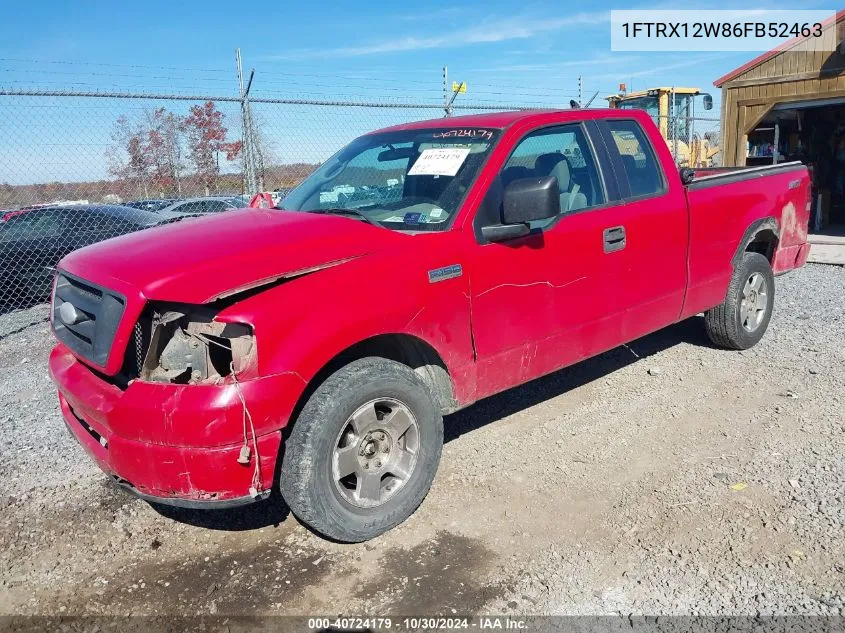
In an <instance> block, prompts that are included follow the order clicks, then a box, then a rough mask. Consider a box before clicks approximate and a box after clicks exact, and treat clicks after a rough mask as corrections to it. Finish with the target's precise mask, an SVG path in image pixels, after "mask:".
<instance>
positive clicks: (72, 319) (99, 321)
mask: <svg viewBox="0 0 845 633" xmlns="http://www.w3.org/2000/svg"><path fill="white" fill-rule="evenodd" d="M125 307H126V298H125V297H123V296H122V295H119V294H117V293H116V292H112V291H110V290H106V289H105V288H102V287H100V286H97V285H96V284H92V283H91V282H89V281H83V280H82V279H79V278H78V277H74V276H72V275H69V274H67V273H65V272H59V274H58V277H57V278H56V292H55V296H54V298H53V313H52V322H53V331H54V332H55V333H56V337H57V338H58V339H59V340H60V341H61V342H62V343H64V344H65V345H66V346H67V347H68V348H69V349H70V350H71V351H72V352H73V353H74V354H76V355H78V356H80V357H82V358H84V359H86V360H89V361H91V362H92V363H94V364H96V365H99V366H101V367H104V366H105V365H106V362H107V361H108V358H109V353H110V352H111V346H112V342H113V341H114V336H115V333H116V332H117V326H118V325H119V324H120V319H121V318H122V317H123V310H124V309H125Z"/></svg>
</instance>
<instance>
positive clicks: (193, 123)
mask: <svg viewBox="0 0 845 633" xmlns="http://www.w3.org/2000/svg"><path fill="white" fill-rule="evenodd" d="M223 118H224V116H223V113H222V112H220V111H219V110H218V109H217V108H216V107H215V106H214V103H213V102H212V101H206V102H205V103H204V104H202V105H194V106H191V110H190V112H189V114H188V116H187V117H186V118H185V121H184V126H185V130H186V132H187V135H188V149H189V152H188V157H189V159H190V161H191V163H193V165H194V167H195V168H196V172H197V176H199V178H200V181H201V182H202V184H203V186H204V187H205V195H209V192H210V190H211V188H212V187H215V189H216V184H217V177H218V176H219V174H220V163H219V156H220V154H221V153H222V154H225V156H226V160H227V161H231V160H235V159H236V158H237V157H238V155H239V154H240V153H241V149H242V143H241V141H234V142H227V141H226V133H227V131H228V130H227V129H226V128H225V127H224V125H223Z"/></svg>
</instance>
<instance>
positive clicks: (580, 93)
mask: <svg viewBox="0 0 845 633" xmlns="http://www.w3.org/2000/svg"><path fill="white" fill-rule="evenodd" d="M578 105H579V106H581V107H582V108H583V107H584V86H583V84H582V83H581V75H578Z"/></svg>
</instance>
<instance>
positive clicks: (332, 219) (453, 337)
mask: <svg viewBox="0 0 845 633" xmlns="http://www.w3.org/2000/svg"><path fill="white" fill-rule="evenodd" d="M609 117H619V118H635V119H637V120H638V121H639V122H640V123H641V124H642V126H643V127H644V128H645V129H646V131H647V132H648V134H649V135H650V138H651V140H652V143H653V145H654V148H655V151H656V153H657V155H658V158H659V160H660V161H661V163H662V164H663V166H664V171H665V176H666V180H667V183H668V187H667V189H666V192H665V193H664V194H662V195H660V196H657V197H652V198H649V199H645V200H639V201H625V202H618V201H617V202H615V203H613V204H610V205H608V206H607V207H605V208H602V209H594V210H591V211H587V212H583V213H577V214H574V215H571V216H567V217H565V218H563V219H562V220H560V221H559V222H557V223H555V224H554V225H553V226H552V227H551V228H549V229H548V230H546V231H544V232H543V233H541V234H539V235H531V236H527V237H524V238H520V239H519V240H513V241H510V242H507V243H498V244H484V245H481V244H479V243H478V242H477V240H476V238H475V235H474V232H473V227H472V220H473V217H474V215H475V211H476V209H477V207H478V205H479V204H480V202H481V200H482V199H483V197H484V194H485V192H486V190H487V188H488V186H489V185H490V183H491V182H492V181H493V179H494V178H495V177H496V175H497V174H498V172H499V170H500V168H501V166H502V165H503V164H504V162H505V160H506V159H507V157H508V155H509V153H510V151H511V150H512V149H513V147H514V146H515V144H516V143H517V142H518V141H519V139H520V138H521V137H522V136H524V135H525V134H527V133H528V132H530V131H532V130H535V129H537V128H538V127H542V126H545V125H550V124H559V123H564V122H572V121H582V120H586V119H603V118H609ZM453 121H454V122H455V125H456V128H460V127H482V128H484V127H487V128H498V129H503V130H504V131H503V133H502V136H501V139H500V141H499V142H498V145H497V146H496V147H495V148H494V150H493V152H492V153H491V155H490V157H489V159H488V162H487V164H486V165H485V166H484V168H483V169H482V171H481V173H480V174H479V176H478V178H477V180H476V182H475V184H474V186H473V187H472V189H471V190H470V192H469V194H468V196H467V198H466V199H465V201H464V204H463V206H462V207H461V209H460V211H459V212H458V214H457V216H456V218H455V221H454V223H453V225H452V227H451V229H450V230H446V231H443V232H432V233H421V234H417V235H413V234H409V233H400V232H395V231H390V230H386V229H382V228H379V227H375V226H371V225H369V224H365V223H363V222H359V221H356V220H353V219H349V218H344V217H337V216H326V215H310V214H307V213H296V212H282V211H277V210H263V209H252V210H243V211H234V212H230V213H225V214H220V215H213V216H208V217H204V218H200V219H197V220H192V221H190V222H184V223H180V224H176V225H169V226H166V227H161V228H155V229H151V230H148V231H144V232H141V233H135V234H130V235H127V236H124V237H121V238H118V239H115V240H109V241H106V242H102V243H100V244H97V245H94V246H91V247H88V248H85V249H83V250H81V251H77V252H75V253H73V254H71V255H69V256H68V257H66V258H65V259H64V260H63V261H62V262H61V263H60V268H61V269H63V270H65V271H67V272H69V273H72V274H75V275H77V276H79V277H81V278H83V279H86V280H89V281H91V282H94V283H97V284H99V285H101V286H105V287H107V288H109V289H111V290H114V291H117V292H120V293H122V294H123V295H124V296H125V297H126V310H125V314H124V317H123V320H122V322H121V324H120V326H119V328H118V332H117V335H116V337H115V340H114V343H113V347H112V351H111V354H110V356H109V359H108V362H107V363H106V365H105V366H103V367H99V368H97V372H100V375H98V373H95V372H93V371H91V369H89V368H88V367H87V366H86V364H84V363H83V362H81V361H80V360H79V359H77V358H76V357H74V356H73V355H72V354H71V352H70V351H68V350H67V349H66V348H65V347H64V346H62V345H59V346H57V347H56V349H55V350H54V352H53V354H52V356H51V359H50V368H51V374H52V376H53V379H54V380H55V382H56V383H57V385H58V387H59V391H60V398H61V403H62V410H63V413H64V415H65V419H66V421H67V423H68V426H69V428H70V429H71V430H72V431H73V432H74V434H75V435H76V436H77V437H78V438H79V439H80V441H81V442H82V443H83V445H84V446H86V448H87V450H88V451H89V452H90V453H91V454H92V455H93V456H94V458H95V459H96V460H97V461H98V463H99V464H100V466H101V467H102V468H103V469H104V470H106V471H107V472H110V473H113V474H116V475H117V476H119V477H121V478H123V479H125V480H128V481H130V482H131V483H132V484H133V485H135V486H136V487H137V488H138V489H140V490H142V491H145V492H147V493H148V494H153V495H156V496H165V497H168V496H169V497H174V496H175V497H180V498H190V499H196V498H208V495H210V494H215V493H216V498H218V499H227V498H238V497H243V496H245V495H247V494H248V489H249V486H250V481H251V477H252V470H251V468H245V467H243V466H241V465H240V464H238V463H237V461H236V458H237V453H238V450H239V448H240V443H241V442H242V434H243V429H242V418H241V415H242V409H241V407H240V404H239V400H238V399H237V394H236V392H235V391H234V386H233V385H232V384H231V382H230V381H229V380H227V381H224V382H223V383H222V384H219V385H169V384H150V383H145V382H143V381H138V380H136V381H133V382H132V383H130V385H129V386H128V387H127V388H126V389H124V390H121V389H119V388H118V387H115V386H113V385H111V384H110V383H109V382H107V381H106V380H103V378H102V377H101V374H102V373H104V374H107V375H113V374H116V373H117V372H118V371H119V369H120V367H121V364H122V362H123V356H124V352H125V349H126V345H127V342H128V340H129V338H130V335H131V332H132V328H133V326H134V323H135V321H136V319H137V317H138V315H139V314H140V313H141V310H142V308H143V306H144V304H145V302H146V301H147V300H156V301H174V302H182V303H194V304H199V303H206V302H210V301H213V300H214V299H215V298H217V297H220V296H221V295H224V296H225V295H230V294H231V293H232V292H233V291H235V290H238V289H244V288H249V287H252V286H255V285H259V284H260V283H266V282H269V281H272V280H276V279H280V278H283V277H288V279H286V280H285V281H283V282H282V283H278V284H273V285H270V286H268V287H267V288H266V289H264V290H262V291H260V292H255V293H252V294H251V296H248V297H247V298H242V299H240V300H237V301H233V302H232V304H231V305H229V307H227V308H225V309H223V310H222V311H221V312H220V313H219V314H218V317H217V319H218V320H221V321H225V322H241V323H248V324H250V325H251V326H252V327H253V330H254V333H255V340H256V345H257V364H256V366H255V367H254V369H253V371H252V374H251V375H249V376H242V377H241V380H240V383H241V386H242V389H243V393H244V396H245V398H246V401H247V402H248V403H249V407H250V411H251V413H252V417H253V419H254V421H255V426H256V434H257V435H258V436H259V438H260V450H259V452H260V455H261V458H262V462H261V464H262V486H264V487H265V488H266V487H269V486H270V485H271V483H272V473H273V470H274V467H275V461H276V457H277V455H278V448H279V443H280V439H281V435H280V430H281V429H283V428H284V427H285V426H286V425H287V424H288V422H289V421H290V416H291V413H292V411H293V410H294V408H295V406H296V405H297V403H298V402H299V400H300V397H301V396H302V395H303V393H304V392H305V390H306V387H307V385H308V384H309V383H310V381H312V380H313V379H314V378H315V376H317V374H318V373H319V372H320V370H321V369H323V368H324V367H325V366H326V365H327V364H328V363H329V362H330V361H331V360H332V359H333V358H335V357H336V356H337V355H338V354H339V353H341V352H343V351H344V350H346V349H348V348H349V347H351V346H353V345H355V344H356V343H359V342H361V341H363V340H366V339H368V338H371V337H374V336H378V335H391V334H403V335H408V336H413V337H416V338H418V339H420V340H421V341H424V342H425V343H427V344H428V345H429V346H431V347H432V348H433V349H434V350H435V351H436V352H437V353H438V354H439V356H440V357H441V359H442V360H443V363H444V365H445V366H446V368H447V370H448V372H449V375H450V377H451V380H452V389H453V395H454V398H455V400H456V401H457V403H458V404H459V405H460V406H465V405H469V404H471V403H472V402H474V401H476V400H478V399H479V398H482V397H485V396H488V395H491V394H493V393H496V392H499V391H502V390H504V389H507V388H509V387H513V386H516V385H519V384H521V383H523V382H526V381H528V380H531V379H533V378H536V377H538V376H541V375H543V374H546V373H549V372H551V371H554V370H556V369H559V368H561V367H564V366H567V365H570V364H572V363H574V362H577V361H578V360H581V359H583V358H587V357H590V356H593V355H595V354H598V353H600V352H603V351H605V350H608V349H611V348H613V347H615V346H617V345H620V344H622V343H625V342H628V341H630V340H632V339H634V338H637V337H639V336H642V335H644V334H646V333H648V332H651V331H654V330H657V329H659V328H661V327H665V326H667V325H669V324H671V323H674V322H676V321H678V320H679V319H681V318H685V317H686V316H689V315H691V314H695V313H697V312H700V311H701V310H704V309H707V308H710V307H713V306H714V305H717V304H718V303H721V301H722V300H723V299H724V296H725V292H726V290H727V285H728V281H729V279H730V274H731V271H732V263H731V260H732V258H733V257H734V255H735V253H736V252H737V249H738V248H740V246H741V242H742V240H743V237H744V235H745V233H746V229H747V228H748V227H749V226H750V225H751V224H752V223H754V222H755V221H757V220H761V219H765V218H772V219H774V220H775V221H776V222H777V225H778V227H779V233H780V243H779V247H778V249H777V250H776V252H775V257H774V268H775V270H776V272H784V271H786V270H789V269H791V268H795V267H798V266H800V265H802V264H803V263H804V261H805V260H806V254H807V245H806V230H807V221H808V212H807V210H806V198H807V195H808V191H809V189H808V187H809V180H808V177H807V172H806V170H793V171H789V172H783V173H776V174H772V175H766V176H763V177H759V178H751V179H748V180H743V181H740V182H736V183H734V184H727V185H714V186H711V187H706V188H694V189H692V190H687V189H686V188H685V187H684V186H683V185H682V184H681V181H680V179H679V177H678V173H677V170H676V168H675V166H674V163H673V161H672V157H671V155H670V153H669V150H668V148H667V146H666V144H665V143H664V142H663V141H662V139H661V137H660V136H659V133H658V131H657V130H656V128H655V127H654V125H653V124H652V123H651V120H650V119H649V118H648V116H647V115H646V114H645V113H642V112H636V111H616V110H613V111H611V110H573V111H564V112H518V113H494V114H483V115H478V116H471V117H462V118H460V119H454V120H453ZM443 124H444V121H443V120H442V119H438V120H436V121H426V122H420V123H416V124H407V125H403V126H399V127H401V128H425V127H442V126H443ZM796 179H798V181H799V186H797V187H796V186H794V184H795V180H796ZM790 205H791V207H790ZM788 208H791V209H793V210H794V213H793V214H792V215H791V216H789V217H786V216H784V209H788ZM786 220H788V221H786ZM620 225H621V226H625V227H626V232H627V246H626V248H625V249H624V250H622V251H619V252H615V253H610V254H606V253H604V250H603V243H602V231H603V229H604V228H607V227H611V226H620ZM128 254H131V256H128ZM455 264H460V265H461V266H462V270H463V274H462V275H461V276H459V277H456V278H453V279H448V280H444V281H440V282H437V283H430V282H429V280H428V271H430V270H432V269H436V268H441V267H446V266H451V265H455ZM70 407H72V408H73V412H71V409H70ZM76 416H79V417H80V418H82V419H83V420H85V422H86V424H88V425H90V427H91V428H92V429H94V431H96V433H98V434H99V435H101V436H102V437H104V438H106V439H107V441H108V444H109V448H108V449H107V450H106V449H103V448H102V447H101V446H100V445H99V444H98V443H97V441H96V440H95V439H94V438H93V436H92V435H91V434H90V432H89V431H88V430H87V429H86V428H85V427H84V426H83V425H82V424H80V422H79V420H78V419H77V417H76ZM186 473H188V474H186Z"/></svg>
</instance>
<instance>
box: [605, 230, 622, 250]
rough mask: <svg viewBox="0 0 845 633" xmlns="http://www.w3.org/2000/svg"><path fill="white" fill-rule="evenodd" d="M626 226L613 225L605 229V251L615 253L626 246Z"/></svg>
mask: <svg viewBox="0 0 845 633" xmlns="http://www.w3.org/2000/svg"><path fill="white" fill-rule="evenodd" d="M626 241H627V240H626V238H625V227H624V226H613V227H611V228H609V229H605V230H604V252H605V253H614V252H616V251H621V250H622V249H623V248H625V244H626Z"/></svg>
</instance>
